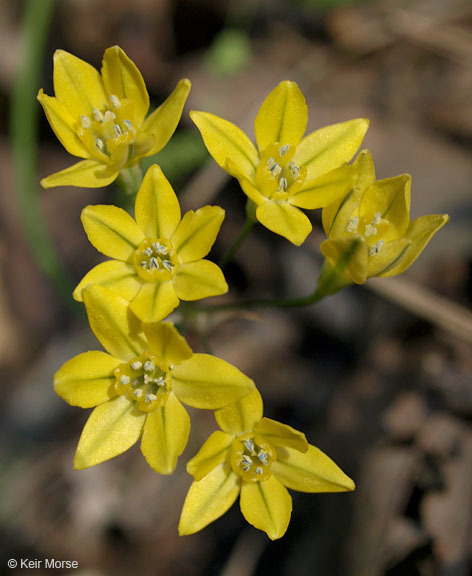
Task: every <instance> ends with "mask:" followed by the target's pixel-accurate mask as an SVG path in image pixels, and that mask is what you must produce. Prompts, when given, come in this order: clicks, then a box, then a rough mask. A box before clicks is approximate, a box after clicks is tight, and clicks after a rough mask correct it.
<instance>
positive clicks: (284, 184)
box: [277, 178, 288, 192]
mask: <svg viewBox="0 0 472 576" xmlns="http://www.w3.org/2000/svg"><path fill="white" fill-rule="evenodd" d="M287 186H288V184H287V179H286V178H279V187H278V188H277V192H282V191H283V192H285V191H286V190H287Z"/></svg>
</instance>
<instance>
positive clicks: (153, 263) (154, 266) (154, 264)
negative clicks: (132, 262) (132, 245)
mask: <svg viewBox="0 0 472 576" xmlns="http://www.w3.org/2000/svg"><path fill="white" fill-rule="evenodd" d="M149 270H159V260H158V259H157V258H156V257H155V256H152V257H151V259H150V260H149Z"/></svg>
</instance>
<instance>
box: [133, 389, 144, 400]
mask: <svg viewBox="0 0 472 576" xmlns="http://www.w3.org/2000/svg"><path fill="white" fill-rule="evenodd" d="M142 395H143V391H142V390H141V388H136V390H133V396H134V397H135V398H136V400H139V399H140V398H141V396H142Z"/></svg>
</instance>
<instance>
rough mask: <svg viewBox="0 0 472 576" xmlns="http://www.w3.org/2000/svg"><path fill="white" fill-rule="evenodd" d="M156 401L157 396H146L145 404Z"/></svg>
mask: <svg viewBox="0 0 472 576" xmlns="http://www.w3.org/2000/svg"><path fill="white" fill-rule="evenodd" d="M154 400H157V396H156V395H155V394H146V402H153V401H154Z"/></svg>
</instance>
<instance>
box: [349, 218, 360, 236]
mask: <svg viewBox="0 0 472 576" xmlns="http://www.w3.org/2000/svg"><path fill="white" fill-rule="evenodd" d="M358 225H359V216H355V217H354V218H351V219H350V220H349V222H348V223H347V226H346V232H349V233H350V232H357V227H358Z"/></svg>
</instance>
